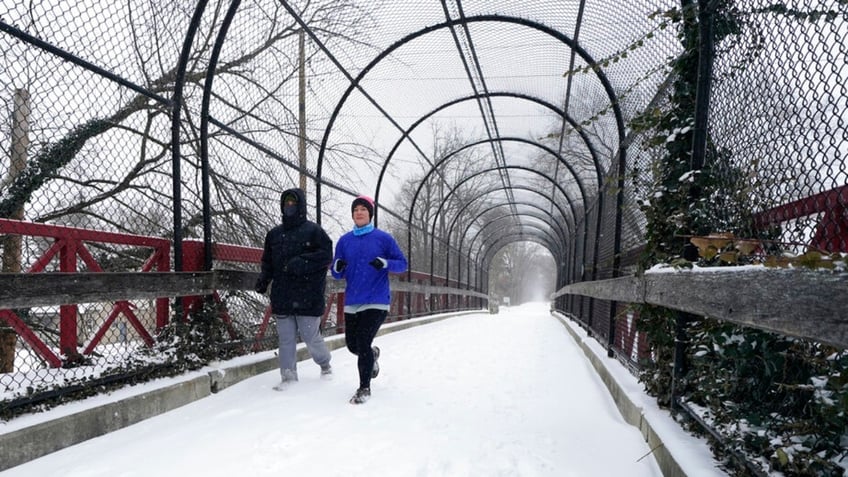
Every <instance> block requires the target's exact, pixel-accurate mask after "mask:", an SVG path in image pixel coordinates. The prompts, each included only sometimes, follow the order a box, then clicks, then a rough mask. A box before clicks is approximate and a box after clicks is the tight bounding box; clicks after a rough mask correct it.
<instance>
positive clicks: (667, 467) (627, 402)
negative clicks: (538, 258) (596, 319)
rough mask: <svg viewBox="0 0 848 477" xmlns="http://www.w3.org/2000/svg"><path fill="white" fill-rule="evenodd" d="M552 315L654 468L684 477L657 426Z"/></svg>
mask: <svg viewBox="0 0 848 477" xmlns="http://www.w3.org/2000/svg"><path fill="white" fill-rule="evenodd" d="M551 314H552V315H553V316H554V317H555V318H556V319H558V320H559V321H560V322H561V323H562V324H563V325H564V326H565V329H566V330H567V331H568V333H569V334H570V335H571V337H572V338H574V341H576V342H577V344H578V345H579V346H580V348H581V349H582V350H583V352H584V353H585V354H586V357H587V358H588V359H589V362H591V363H592V367H594V368H595V372H597V373H598V376H599V377H600V378H601V380H602V381H603V382H604V384H605V385H606V387H607V390H609V393H610V396H612V399H613V401H615V405H616V407H618V411H619V412H620V413H621V416H622V417H623V418H624V420H625V421H626V422H627V423H628V424H630V425H631V426H633V427H636V428H638V429H639V431H640V432H641V433H642V437H644V438H645V441H646V442H647V443H648V446H649V447H650V448H651V449H653V452H652V453H653V456H654V460H656V462H657V465H658V466H659V467H660V470H661V471H662V473H663V476H665V477H687V474H686V472H684V470H683V468H682V467H681V466H680V463H679V462H678V461H677V459H676V458H675V456H674V455H673V454H672V453H671V452H670V451H669V450H668V448H667V447H666V446H665V445H664V444H663V441H662V439H661V438H660V436H659V435H658V434H657V431H656V426H655V425H653V424H652V423H651V421H650V419H649V418H648V416H647V415H646V414H645V412H644V410H643V409H642V407H640V406H638V405H637V404H636V403H634V402H633V401H632V400H631V399H630V397H629V396H628V394H627V392H626V391H625V390H624V389H623V388H622V387H621V385H620V384H619V383H618V382H617V381H616V380H615V378H614V377H613V376H612V374H610V372H609V369H608V368H607V366H606V363H604V361H603V360H602V359H601V358H600V357H599V356H598V355H597V354H596V353H595V352H594V351H592V349H591V348H589V346H588V345H587V344H586V341H585V340H584V339H583V338H582V337H581V336H580V335H578V334H577V333H576V332H575V331H574V328H573V326H574V325H573V324H572V323H571V322H570V321H569V319H568V318H566V317H564V316H562V315H560V314H558V313H551Z"/></svg>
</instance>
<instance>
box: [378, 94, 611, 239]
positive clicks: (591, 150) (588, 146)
mask: <svg viewBox="0 0 848 477" xmlns="http://www.w3.org/2000/svg"><path fill="white" fill-rule="evenodd" d="M479 96H480V95H471V96H465V97H463V98H458V99H456V100H453V101H449V102H447V103H444V104H442V105H441V106H439V107H437V108H436V109H434V110H432V111H430V112H428V113H426V114H424V115H423V116H421V117H420V118H419V119H417V120H416V121H415V122H414V123H412V125H410V127H409V128H407V129H406V131H404V133H403V134H402V135H401V137H400V138H399V139H398V140H397V141H396V142H395V145H394V146H393V147H392V149H391V151H390V152H389V154H388V156H387V157H386V161H385V162H384V163H383V167H382V168H381V170H380V174H379V176H378V178H377V190H376V192H375V194H374V198H375V200H378V201H379V197H380V191H381V190H382V184H383V178H384V177H385V174H386V171H387V170H388V166H389V164H390V163H391V160H392V159H393V158H394V155H395V152H397V149H398V148H399V147H400V145H401V144H403V141H404V140H405V139H407V138H408V137H409V135H410V134H411V133H412V132H413V131H414V130H415V129H417V128H418V126H419V125H420V124H421V123H423V122H424V121H425V120H427V119H428V118H430V117H432V116H433V115H435V114H437V113H439V112H441V111H443V110H444V109H447V108H448V107H450V106H455V105H457V104H461V103H463V102H466V101H471V100H475V99H479ZM490 96H491V97H507V98H516V99H522V100H526V101H530V102H533V103H536V104H538V105H540V106H544V107H545V108H547V109H549V110H551V111H553V112H555V113H556V114H557V115H558V116H559V117H561V118H563V120H564V121H565V122H567V123H568V124H570V125H571V127H573V128H574V130H575V131H577V133H578V135H579V136H580V138H581V139H582V140H583V143H584V144H585V146H586V149H587V150H588V151H589V153H590V155H591V157H592V163H593V164H594V166H595V174H596V178H597V182H598V190H600V189H601V187H602V186H603V178H602V174H601V165H600V160H599V158H598V153H597V151H596V150H595V148H594V147H593V146H592V141H591V139H590V138H589V136H588V135H587V134H586V132H585V131H584V130H583V128H582V127H581V126H580V125H579V124H577V122H576V121H574V119H573V118H571V117H570V116H568V115H567V114H566V113H565V112H564V111H563V110H562V109H560V108H558V107H557V106H555V105H553V104H551V103H549V102H547V101H545V100H543V99H540V98H536V97H534V96H529V95H524V94H515V93H505V92H501V93H491V94H490ZM506 140H517V141H521V142H526V143H528V144H531V145H534V146H539V147H541V148H543V149H544V150H545V151H546V152H548V153H549V154H551V155H553V156H554V157H556V158H558V159H559V160H560V161H561V162H563V163H566V162H567V161H565V159H564V158H563V157H562V156H561V155H560V154H559V153H558V152H556V151H554V150H553V149H551V148H550V147H548V146H547V145H545V144H544V143H541V142H538V141H531V140H528V139H525V138H508V137H507V138H504V137H501V138H499V139H485V140H481V141H476V142H475V143H474V144H475V145H477V144H481V143H484V142H486V141H506ZM468 146H469V145H466V146H463V148H461V149H465V148H466V147H468ZM456 152H458V151H452V152H451V154H450V155H453V154H455V153H456ZM443 159H444V158H443ZM439 165H441V161H440V162H438V163H436V164H435V165H434V167H438V166H439ZM569 170H570V172H571V173H572V175H574V176H575V178H578V180H579V176H577V175H576V173H575V172H574V171H573V170H571V168H570V167H569ZM584 195H585V194H584ZM599 197H603V196H602V195H599ZM585 207H586V205H585V204H584V208H585ZM375 220H376V217H375ZM375 223H376V222H375Z"/></svg>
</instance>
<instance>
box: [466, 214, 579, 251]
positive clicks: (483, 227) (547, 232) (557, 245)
mask: <svg viewBox="0 0 848 477" xmlns="http://www.w3.org/2000/svg"><path fill="white" fill-rule="evenodd" d="M514 215H515V214H513V213H511V212H510V213H509V214H506V215H502V216H500V217H497V218H495V219H492V220H491V221H490V222H488V223H486V225H484V226H482V227H480V230H478V231H477V232H476V233H475V234H474V236H473V237H472V238H471V240H470V241H469V242H468V245H469V247H470V246H471V245H473V244H474V242H475V241H476V240H477V237H479V236H480V234H481V233H483V231H484V230H486V228H487V227H489V226H490V225H492V224H494V223H496V222H497V221H499V220H502V219H506V218H510V217H513V216H514ZM519 215H524V216H527V217H532V218H535V219H539V217H538V216H536V215H531V214H528V213H526V212H523V213H522V212H519ZM540 220H543V221H544V219H540ZM517 227H521V228H522V229H523V228H524V227H530V228H532V229H536V230H538V231H540V232H542V233H544V234H545V235H546V236H548V238H550V239H551V240H552V242H551V246H552V247H553V246H554V245H555V246H556V247H555V248H556V252H557V254H556V257H558V258H559V257H562V252H563V248H562V244H561V243H559V242H557V241H556V239H558V238H560V237H559V236H556V235H551V234H550V232H549V231H548V230H547V229H543V228H541V227H539V226H537V225H535V224H532V223H528V224H525V223H521V224H520V225H517ZM495 235H497V234H491V235H487V237H494V236H495ZM483 240H485V239H483ZM481 246H482V244H481ZM478 255H479V254H478Z"/></svg>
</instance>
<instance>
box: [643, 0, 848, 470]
mask: <svg viewBox="0 0 848 477" xmlns="http://www.w3.org/2000/svg"><path fill="white" fill-rule="evenodd" d="M683 3H684V5H685V7H684V8H682V9H672V10H668V11H665V12H657V13H655V15H656V16H660V17H663V18H665V21H664V23H665V22H671V23H673V24H675V25H677V26H679V28H680V31H679V39H680V41H681V43H682V45H683V52H682V53H681V54H680V55H679V56H678V57H677V58H676V59H674V61H673V62H672V64H671V74H672V75H673V78H674V83H673V86H672V88H671V91H670V94H669V97H668V98H667V106H666V107H665V108H663V109H660V108H652V109H649V110H646V111H644V112H643V113H642V114H641V115H638V116H637V117H636V118H634V119H633V121H632V122H631V123H630V127H631V128H632V129H633V130H634V131H636V132H641V133H644V136H645V140H644V143H643V147H644V148H645V149H647V150H652V149H657V148H661V149H662V150H663V154H662V157H661V159H660V160H659V161H658V162H657V163H655V164H654V165H653V167H654V170H653V171H652V172H653V177H654V183H653V184H650V185H649V187H648V191H647V192H646V193H645V197H647V199H646V200H644V201H642V204H641V208H642V211H643V213H644V214H645V217H646V219H647V225H646V240H647V246H646V248H645V251H644V254H643V255H642V257H641V259H640V264H639V265H640V266H639V269H640V270H642V271H643V270H646V269H648V268H650V267H652V266H653V265H656V264H660V263H670V264H676V265H681V266H689V267H691V263H693V262H694V263H697V264H698V265H699V266H705V267H706V266H728V265H741V264H748V263H763V264H765V265H766V266H775V267H782V266H804V267H809V268H833V269H837V270H843V271H844V270H845V264H846V263H848V259H846V258H845V257H843V256H841V255H838V254H836V255H832V254H830V255H829V254H823V253H822V252H821V251H817V250H809V251H807V252H805V253H803V254H801V255H798V256H792V255H786V254H784V253H782V250H783V248H784V244H781V243H779V242H777V241H776V238H777V237H778V236H779V234H780V230H779V229H771V230H765V231H762V230H759V231H758V230H755V229H754V228H753V227H752V224H753V223H754V222H753V220H752V219H751V215H750V214H751V211H752V210H756V209H757V208H758V204H757V203H756V202H754V201H753V199H755V198H754V197H748V196H747V191H748V190H750V188H748V187H744V182H743V180H749V179H750V177H748V176H747V174H745V173H743V171H740V170H738V169H734V167H733V166H732V162H731V159H732V155H733V152H732V151H730V150H726V149H722V148H721V147H719V145H717V144H716V143H715V142H713V139H712V138H711V137H710V136H708V137H707V149H706V158H707V160H705V164H704V166H703V167H702V168H699V169H695V170H693V168H692V155H691V154H692V144H693V133H694V129H693V127H694V117H695V105H696V102H695V101H696V94H697V84H698V83H697V80H698V77H697V74H698V63H699V60H700V57H699V55H700V52H699V48H698V33H699V24H698V13H699V11H698V6H697V4H695V3H691V2H683ZM712 6H713V8H714V10H713V22H714V34H715V43H716V44H719V43H720V42H721V41H722V40H723V39H725V38H728V37H730V36H738V35H742V34H743V32H744V31H745V29H744V27H745V26H746V25H745V24H746V21H747V18H748V17H750V16H751V15H754V14H771V15H773V14H783V15H786V16H787V17H791V18H794V19H797V20H800V21H832V20H833V19H834V18H836V16H834V15H828V14H826V13H822V12H819V11H813V12H806V13H804V12H799V11H798V10H789V9H787V8H785V7H784V6H782V5H772V6H771V7H769V8H766V9H763V10H761V11H755V12H742V11H740V10H738V9H737V8H736V7H735V6H734V2H731V1H722V0H720V1H717V2H713V3H712ZM761 41H762V40H758V39H754V41H752V42H751V43H750V44H751V46H750V47H749V48H750V50H749V52H748V55H749V57H756V56H757V55H758V54H759V53H760V46H759V44H760V42H761ZM743 67H744V66H743ZM637 187H638V185H637ZM728 192H730V193H728ZM736 237H744V238H738V239H737V238H736ZM706 292H709V291H708V290H707V291H706ZM740 292H741V293H744V291H740ZM636 308H637V309H638V312H639V317H640V318H639V320H638V322H637V326H638V329H639V330H640V331H641V332H643V333H645V335H646V336H647V339H648V341H649V343H650V345H651V351H652V353H651V359H650V360H649V361H647V362H645V363H643V373H642V375H641V377H640V378H641V380H642V382H643V383H644V385H645V387H646V389H647V391H648V392H649V393H651V394H653V395H655V396H656V397H657V399H658V402H659V403H660V404H661V405H666V406H667V405H670V404H671V401H670V399H671V390H672V388H673V387H676V388H675V394H676V395H678V396H682V401H684V402H686V403H687V404H688V405H689V407H690V408H693V409H695V410H697V412H698V413H699V414H700V418H701V419H702V420H703V421H705V422H708V423H710V424H711V425H712V427H713V428H714V429H715V430H716V431H718V434H719V435H721V436H722V439H723V442H722V446H721V447H722V449H719V453H720V454H722V455H725V456H729V455H743V456H745V458H746V459H747V460H748V461H749V462H748V463H747V464H746V465H739V464H737V463H734V462H732V461H730V460H729V459H726V461H727V466H728V468H729V470H731V471H732V472H735V474H736V475H750V474H749V472H750V467H751V466H752V465H751V464H754V466H755V467H759V468H760V469H764V471H765V472H768V473H771V472H782V473H783V474H785V475H805V476H806V475H810V476H812V475H816V476H822V475H828V476H830V475H832V476H836V475H843V471H844V468H843V467H842V466H840V464H839V461H840V460H841V459H848V450H846V446H845V445H844V441H845V439H846V434H845V429H848V412H846V409H848V352H846V350H839V349H835V348H832V347H830V346H825V345H822V344H820V343H814V342H809V341H805V340H800V339H795V338H791V337H787V336H782V335H776V334H773V333H768V332H763V331H758V330H753V329H748V328H743V327H740V326H737V325H733V324H728V323H723V322H718V321H716V320H711V319H699V320H694V321H690V322H689V323H688V325H687V332H688V336H689V339H690V342H689V343H688V346H687V355H686V359H685V363H686V365H687V366H686V369H685V375H684V378H683V379H682V380H680V381H679V382H677V383H673V382H672V376H671V372H670V370H671V369H672V368H673V363H674V352H673V351H674V344H675V321H676V320H675V318H676V313H675V312H673V311H671V310H668V309H663V308H659V307H656V306H650V305H640V306H637V307H636Z"/></svg>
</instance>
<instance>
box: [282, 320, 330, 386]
mask: <svg viewBox="0 0 848 477" xmlns="http://www.w3.org/2000/svg"><path fill="white" fill-rule="evenodd" d="M274 318H276V319H277V335H278V336H279V347H280V349H279V358H280V375H281V376H282V378H283V381H289V380H294V381H297V335H298V334H300V339H301V340H303V342H304V343H305V344H306V349H307V350H308V351H309V355H310V356H312V360H313V361H315V364H317V365H318V366H321V367H322V368H323V367H324V366H327V365H328V364H330V358H331V357H332V355H331V354H330V351H329V350H328V349H327V345H326V344H325V343H324V337H323V336H321V330H320V329H319V327H320V324H321V317H320V316H303V315H274Z"/></svg>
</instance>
